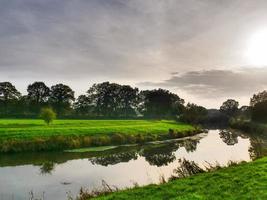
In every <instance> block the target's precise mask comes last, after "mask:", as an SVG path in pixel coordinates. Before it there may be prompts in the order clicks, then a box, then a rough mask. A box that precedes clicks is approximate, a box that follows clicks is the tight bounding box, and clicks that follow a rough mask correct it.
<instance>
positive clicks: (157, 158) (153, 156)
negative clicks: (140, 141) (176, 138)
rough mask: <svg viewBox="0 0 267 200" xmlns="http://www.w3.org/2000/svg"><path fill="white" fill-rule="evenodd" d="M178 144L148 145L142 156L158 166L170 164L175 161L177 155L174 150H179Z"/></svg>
mask: <svg viewBox="0 0 267 200" xmlns="http://www.w3.org/2000/svg"><path fill="white" fill-rule="evenodd" d="M178 148H179V145H177V144H175V143H174V144H161V145H159V146H158V147H146V148H144V149H143V151H142V152H141V154H140V155H141V156H143V157H145V159H146V161H147V162H148V163H149V164H150V165H155V166H157V167H160V166H164V165H168V164H169V163H171V162H173V161H174V160H175V159H176V157H175V155H174V152H175V151H176V150H178Z"/></svg>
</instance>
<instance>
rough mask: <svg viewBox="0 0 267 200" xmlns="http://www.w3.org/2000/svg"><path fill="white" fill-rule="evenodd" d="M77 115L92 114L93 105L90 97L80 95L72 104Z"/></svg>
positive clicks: (89, 115)
mask: <svg viewBox="0 0 267 200" xmlns="http://www.w3.org/2000/svg"><path fill="white" fill-rule="evenodd" d="M73 107H74V110H75V112H76V114H77V115H79V116H84V117H93V116H94V108H95V107H94V105H93V103H92V101H91V100H90V98H89V97H88V96H86V95H80V96H79V97H78V98H77V99H76V101H75V103H74V104H73Z"/></svg>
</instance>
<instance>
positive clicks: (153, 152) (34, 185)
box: [0, 130, 267, 200]
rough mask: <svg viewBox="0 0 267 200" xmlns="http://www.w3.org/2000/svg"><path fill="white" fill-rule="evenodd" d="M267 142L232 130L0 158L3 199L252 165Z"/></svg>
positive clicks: (62, 198) (56, 195)
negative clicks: (192, 169) (194, 167)
mask: <svg viewBox="0 0 267 200" xmlns="http://www.w3.org/2000/svg"><path fill="white" fill-rule="evenodd" d="M266 149H267V140H266V139H263V138H261V137H258V136H253V137H252V136H249V135H245V134H242V133H237V132H231V131H227V130H209V131H208V133H201V134H199V135H196V136H193V137H188V138H185V139H179V140H171V141H165V142H156V143H150V144H145V145H137V146H121V147H117V148H114V149H111V150H107V151H103V152H84V153H67V152H42V153H23V154H22V153H20V154H1V155H0V200H25V199H29V197H30V192H32V193H33V194H34V196H35V198H41V199H43V198H44V199H47V200H51V199H57V200H66V199H67V194H69V195H70V194H71V195H72V196H76V195H77V194H78V192H79V190H80V188H81V187H84V188H88V189H93V188H98V187H100V186H101V184H102V180H104V181H105V182H106V183H108V184H109V185H110V186H116V187H118V188H125V187H132V186H133V185H134V184H138V185H147V184H150V183H158V182H159V180H160V177H165V179H168V178H169V177H170V176H171V175H172V174H173V170H174V169H175V168H177V167H178V166H179V159H182V158H184V159H186V160H190V161H194V162H196V163H197V164H199V165H200V166H202V167H203V166H206V165H208V163H210V164H215V163H219V164H220V165H227V163H228V162H229V161H236V162H239V161H251V160H253V159H255V158H257V157H260V156H262V155H266V152H267V151H266Z"/></svg>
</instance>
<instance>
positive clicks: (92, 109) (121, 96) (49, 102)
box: [0, 82, 267, 123]
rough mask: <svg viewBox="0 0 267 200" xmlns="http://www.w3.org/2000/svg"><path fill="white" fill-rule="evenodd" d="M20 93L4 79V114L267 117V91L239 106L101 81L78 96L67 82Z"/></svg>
mask: <svg viewBox="0 0 267 200" xmlns="http://www.w3.org/2000/svg"><path fill="white" fill-rule="evenodd" d="M27 92H28V94H27V95H21V93H20V92H19V91H18V90H17V89H16V87H15V86H14V85H12V84H11V83H10V82H0V117H1V118H38V117H39V114H40V110H41V109H42V108H44V107H51V108H52V109H53V110H54V111H55V112H56V113H57V116H58V117H59V118H85V119H89V118H113V119H114V118H118V119H122V118H138V117H139V118H150V119H170V118H171V119H178V120H179V121H185V122H190V123H203V122H205V123H222V122H228V121H229V119H231V118H240V117H241V118H246V119H252V120H254V121H267V91H263V92H260V93H258V94H255V95H254V96H253V97H252V98H251V101H250V106H242V107H239V103H238V102H237V101H235V100H234V99H228V100H227V101H225V102H223V104H222V106H221V107H220V110H216V109H211V110H207V109H206V108H204V107H202V106H198V105H196V104H192V103H188V104H187V105H185V101H184V99H182V98H180V97H179V96H178V95H177V94H174V93H172V92H170V91H168V90H165V89H154V90H141V91H140V90H139V89H138V88H133V87H131V86H130V85H120V84H117V83H110V82H103V83H98V84H93V85H92V86H91V87H90V88H88V90H87V92H86V94H82V95H80V96H78V97H77V98H75V97H74V91H73V90H72V89H71V88H70V87H69V86H67V85H64V84H61V83H60V84H56V85H53V86H51V87H48V86H46V85H45V83H43V82H34V83H32V84H30V85H29V86H28V88H27Z"/></svg>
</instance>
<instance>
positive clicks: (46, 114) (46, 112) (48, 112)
mask: <svg viewBox="0 0 267 200" xmlns="http://www.w3.org/2000/svg"><path fill="white" fill-rule="evenodd" d="M40 118H41V119H43V120H44V121H45V123H46V124H47V125H49V124H50V123H52V121H53V120H54V119H56V113H55V112H54V111H53V109H52V108H43V109H42V110H41V113H40Z"/></svg>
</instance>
